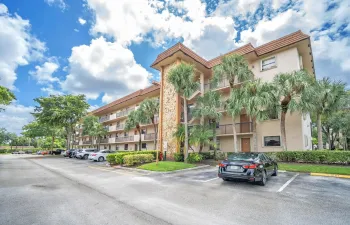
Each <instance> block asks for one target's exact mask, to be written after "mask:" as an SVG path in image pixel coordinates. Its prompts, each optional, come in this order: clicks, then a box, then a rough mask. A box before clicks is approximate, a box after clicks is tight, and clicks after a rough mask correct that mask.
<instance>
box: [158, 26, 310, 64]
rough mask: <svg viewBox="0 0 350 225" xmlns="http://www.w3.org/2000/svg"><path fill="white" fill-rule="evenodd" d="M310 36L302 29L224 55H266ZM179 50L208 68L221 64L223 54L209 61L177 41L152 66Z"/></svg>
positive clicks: (247, 45)
mask: <svg viewBox="0 0 350 225" xmlns="http://www.w3.org/2000/svg"><path fill="white" fill-rule="evenodd" d="M308 38H309V36H308V35H306V34H304V33H303V32H301V31H300V30H298V31H296V32H294V33H291V34H289V35H286V36H284V37H281V38H279V39H277V40H274V41H271V42H268V43H266V44H264V45H261V46H259V47H257V48H254V47H253V45H252V44H251V43H249V44H246V45H244V46H242V47H240V48H237V49H235V50H233V51H230V52H228V53H226V54H224V55H229V54H232V53H236V54H239V55H245V54H247V53H250V52H253V51H255V53H256V54H257V56H260V55H264V54H267V53H269V52H272V51H275V50H277V49H280V48H283V47H286V46H288V45H291V44H294V43H297V42H299V41H302V40H305V39H308ZM177 51H182V52H183V53H184V54H186V55H188V56H189V57H191V58H193V59H194V60H196V61H197V62H199V63H201V64H202V65H203V66H205V67H207V68H212V67H213V66H216V65H218V64H220V62H221V58H222V56H218V57H216V58H214V59H211V60H209V61H207V60H205V59H204V58H202V57H200V56H199V55H197V54H196V53H195V52H194V51H192V50H191V49H189V48H187V47H186V46H185V45H183V44H181V43H177V44H175V45H174V46H172V47H171V48H169V49H167V50H166V51H164V52H163V53H161V54H159V55H158V56H157V58H156V60H155V61H154V62H153V63H152V65H151V67H153V66H154V65H156V64H157V63H159V62H160V61H162V60H164V59H166V58H168V57H170V56H171V55H173V54H175V53H176V52H177Z"/></svg>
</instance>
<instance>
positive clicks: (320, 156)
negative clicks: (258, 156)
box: [266, 150, 350, 164]
mask: <svg viewBox="0 0 350 225" xmlns="http://www.w3.org/2000/svg"><path fill="white" fill-rule="evenodd" d="M266 154H267V155H269V156H270V157H271V158H273V159H276V160H277V161H282V162H298V163H324V164H350V152H349V151H329V150H314V151H283V152H270V153H266Z"/></svg>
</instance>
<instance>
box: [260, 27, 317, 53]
mask: <svg viewBox="0 0 350 225" xmlns="http://www.w3.org/2000/svg"><path fill="white" fill-rule="evenodd" d="M309 37H310V36H309V35H306V34H304V33H303V32H301V31H300V30H298V31H296V32H294V33H291V34H289V35H287V36H284V37H281V38H279V39H277V40H274V41H271V42H268V43H266V44H264V45H261V46H259V47H257V48H255V51H256V54H257V55H259V56H260V55H264V54H267V53H269V52H272V51H275V50H277V49H280V48H283V47H286V46H288V45H291V44H294V43H297V42H299V41H302V40H305V39H308V38H309Z"/></svg>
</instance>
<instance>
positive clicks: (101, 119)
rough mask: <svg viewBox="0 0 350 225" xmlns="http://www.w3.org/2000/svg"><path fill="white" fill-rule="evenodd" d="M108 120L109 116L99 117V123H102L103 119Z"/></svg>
mask: <svg viewBox="0 0 350 225" xmlns="http://www.w3.org/2000/svg"><path fill="white" fill-rule="evenodd" d="M107 120H109V116H103V117H101V118H100V123H103V122H105V121H107Z"/></svg>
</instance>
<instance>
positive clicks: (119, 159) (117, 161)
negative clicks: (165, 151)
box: [107, 150, 159, 165]
mask: <svg viewBox="0 0 350 225" xmlns="http://www.w3.org/2000/svg"><path fill="white" fill-rule="evenodd" d="M135 154H136V155H138V154H152V155H153V158H156V155H157V151H156V150H152V151H130V152H127V151H125V152H117V153H114V154H109V155H107V161H108V162H109V163H110V164H118V165H121V164H123V157H124V156H126V155H135ZM113 158H114V160H113ZM158 158H159V157H158Z"/></svg>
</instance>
